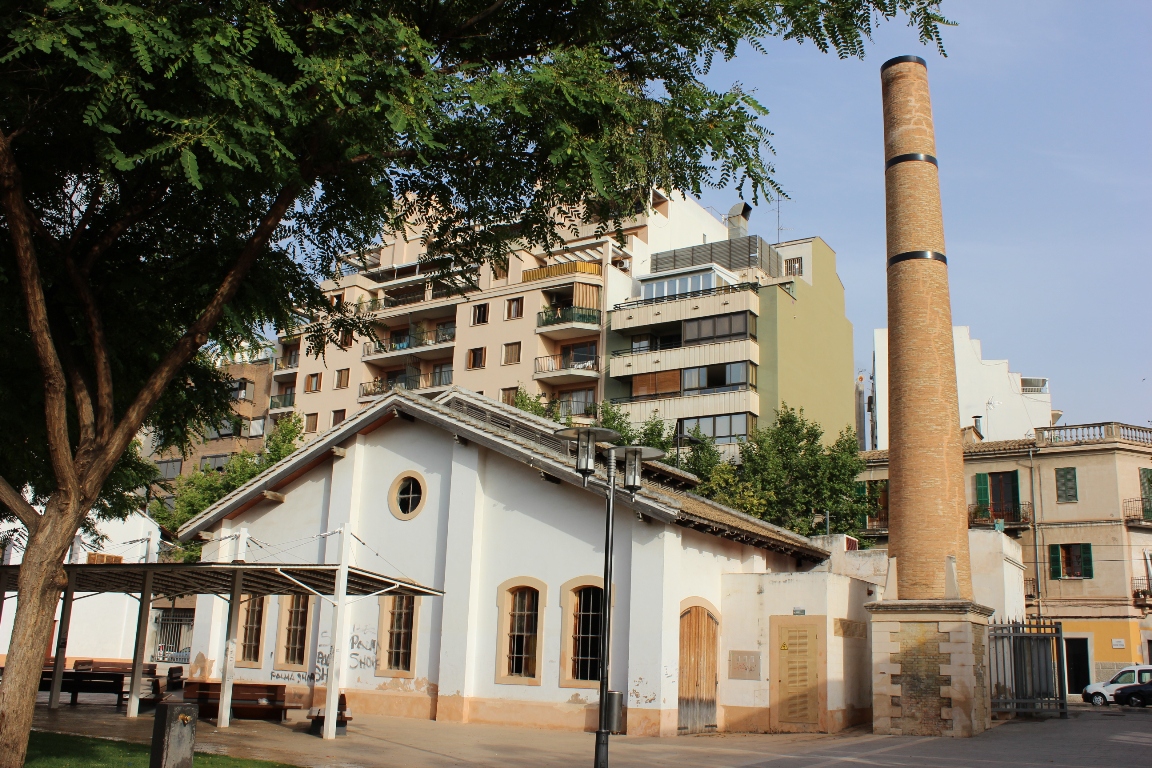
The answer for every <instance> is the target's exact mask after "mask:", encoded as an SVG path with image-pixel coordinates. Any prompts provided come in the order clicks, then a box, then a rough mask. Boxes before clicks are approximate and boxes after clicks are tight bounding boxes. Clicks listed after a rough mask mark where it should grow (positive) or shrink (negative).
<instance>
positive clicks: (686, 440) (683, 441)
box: [673, 435, 704, 469]
mask: <svg viewBox="0 0 1152 768" xmlns="http://www.w3.org/2000/svg"><path fill="white" fill-rule="evenodd" d="M673 439H674V440H675V441H676V469H680V448H681V447H682V446H685V445H702V444H703V443H704V441H703V440H701V439H700V438H698V437H696V436H694V435H676V437H674V438H673Z"/></svg>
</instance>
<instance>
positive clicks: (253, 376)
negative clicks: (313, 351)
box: [143, 349, 272, 480]
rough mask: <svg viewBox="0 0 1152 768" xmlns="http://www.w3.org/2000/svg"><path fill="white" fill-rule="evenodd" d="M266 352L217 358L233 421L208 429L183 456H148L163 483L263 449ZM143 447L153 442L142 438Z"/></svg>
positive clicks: (268, 380)
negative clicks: (227, 383) (227, 382)
mask: <svg viewBox="0 0 1152 768" xmlns="http://www.w3.org/2000/svg"><path fill="white" fill-rule="evenodd" d="M269 351H270V350H267V349H263V350H253V351H252V352H251V353H247V354H240V355H236V356H232V357H227V358H224V357H222V358H220V359H219V361H218V365H219V366H220V367H221V368H224V369H225V370H226V371H227V372H228V375H229V376H231V377H232V400H233V410H234V411H235V413H236V417H237V420H236V422H225V423H223V424H221V425H220V426H219V427H217V428H216V429H210V430H209V431H208V433H207V434H206V435H205V436H204V439H203V440H202V441H197V442H196V443H195V444H194V445H193V446H192V449H191V452H190V453H189V454H188V455H187V456H182V455H181V454H180V452H179V451H177V450H174V449H169V450H167V451H164V452H162V453H160V454H153V455H151V456H150V458H151V459H152V461H154V462H155V463H156V466H157V467H158V468H159V470H160V475H161V477H162V478H163V479H165V480H174V479H175V478H177V477H179V476H180V475H187V474H189V473H191V472H193V471H195V470H197V469H204V470H209V469H220V468H221V467H223V466H224V465H225V464H227V463H228V459H229V458H231V457H232V456H233V455H234V454H237V453H240V452H241V451H249V452H250V453H258V452H259V451H260V450H262V449H263V447H264V433H265V430H266V428H270V427H271V425H270V423H269V422H268V420H267V417H268V405H269V400H270V398H271V394H272V360H271V358H270V357H269V356H268V352H269ZM143 442H144V444H145V445H147V446H151V445H152V444H153V443H152V441H151V440H149V439H145V440H144V441H143Z"/></svg>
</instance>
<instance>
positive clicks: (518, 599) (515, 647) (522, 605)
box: [508, 587, 540, 677]
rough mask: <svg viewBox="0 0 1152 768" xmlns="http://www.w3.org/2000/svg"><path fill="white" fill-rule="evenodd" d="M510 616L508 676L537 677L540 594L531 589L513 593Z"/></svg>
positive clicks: (521, 589) (522, 588)
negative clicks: (537, 630) (537, 633)
mask: <svg viewBox="0 0 1152 768" xmlns="http://www.w3.org/2000/svg"><path fill="white" fill-rule="evenodd" d="M511 598H512V609H511V611H510V612H509V616H508V674H509V675H510V676H514V677H536V639H537V638H536V624H537V611H538V606H539V604H540V593H539V592H537V591H536V590H535V589H532V588H531V587H521V588H520V589H517V590H514V591H513V592H512V596H511Z"/></svg>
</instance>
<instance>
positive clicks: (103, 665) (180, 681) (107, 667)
mask: <svg viewBox="0 0 1152 768" xmlns="http://www.w3.org/2000/svg"><path fill="white" fill-rule="evenodd" d="M72 669H75V670H84V671H89V672H123V673H124V674H126V675H131V674H132V662H130V661H127V662H126V661H93V660H92V659H76V660H75V661H74V662H72ZM156 670H157V668H156V665H155V664H144V665H142V673H141V678H142V679H144V680H156V681H159V680H160V679H161V678H160V676H159V675H158V674H157V671H156ZM183 686H184V667H181V666H172V667H169V668H168V673H167V675H166V678H165V685H163V686H159V687H162V688H163V689H164V690H165V691H178V690H180V689H181V688H182V687H183ZM143 687H144V688H145V689H147V688H148V685H147V684H145V685H144V686H143ZM156 687H157V686H155V685H154V686H153V688H156Z"/></svg>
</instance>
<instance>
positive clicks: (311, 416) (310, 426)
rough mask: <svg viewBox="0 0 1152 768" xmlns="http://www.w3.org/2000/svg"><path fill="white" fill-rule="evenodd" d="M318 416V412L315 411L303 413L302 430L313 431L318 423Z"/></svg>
mask: <svg viewBox="0 0 1152 768" xmlns="http://www.w3.org/2000/svg"><path fill="white" fill-rule="evenodd" d="M318 416H319V414H316V413H306V414H304V431H305V432H315V431H316V428H317V426H318V424H319V419H318Z"/></svg>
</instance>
